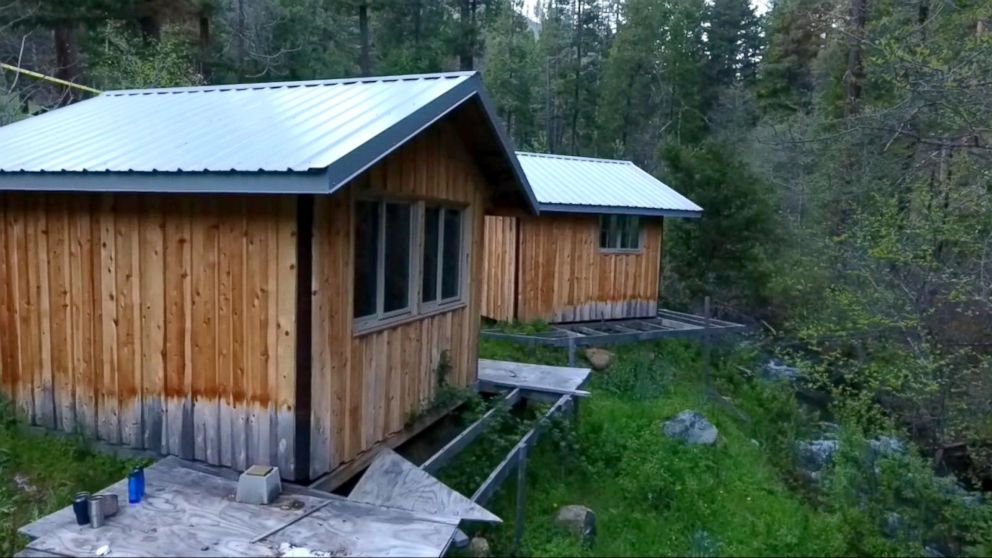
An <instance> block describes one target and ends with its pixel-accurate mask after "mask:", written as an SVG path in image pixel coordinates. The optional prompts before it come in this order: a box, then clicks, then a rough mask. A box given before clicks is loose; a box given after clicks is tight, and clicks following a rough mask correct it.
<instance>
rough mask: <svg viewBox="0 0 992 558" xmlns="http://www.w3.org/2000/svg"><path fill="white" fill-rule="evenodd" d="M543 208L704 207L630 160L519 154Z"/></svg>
mask: <svg viewBox="0 0 992 558" xmlns="http://www.w3.org/2000/svg"><path fill="white" fill-rule="evenodd" d="M517 158H518V159H519V160H520V166H521V167H522V168H523V170H524V174H526V175H527V181H528V182H529V183H530V186H531V188H533V190H534V196H535V197H536V198H537V202H538V205H539V207H540V209H541V211H564V212H575V213H626V214H632V215H664V216H673V217H699V215H700V214H701V213H702V211H703V208H701V207H699V206H698V205H696V204H695V203H693V202H692V201H690V200H689V199H688V198H686V197H685V196H683V195H682V194H679V193H678V192H676V191H675V190H673V189H671V188H670V187H668V186H667V185H665V184H664V183H663V182H661V181H660V180H658V179H657V178H655V177H653V176H651V175H650V174H648V173H647V172H645V171H644V170H643V169H641V168H640V167H638V166H637V165H635V164H634V163H631V162H630V161H617V160H612V159H593V158H589V157H571V156H566V155H549V154H544V153H524V152H520V151H518V152H517Z"/></svg>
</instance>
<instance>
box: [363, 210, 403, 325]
mask: <svg viewBox="0 0 992 558" xmlns="http://www.w3.org/2000/svg"><path fill="white" fill-rule="evenodd" d="M412 239H413V208H412V206H411V205H410V204H408V203H393V202H372V201H359V202H356V203H355V271H354V279H355V282H354V291H355V292H354V297H355V303H354V307H355V308H354V316H355V318H363V319H368V320H374V319H382V318H385V317H390V316H393V315H398V314H403V313H405V312H407V311H409V309H410V290H411V289H410V279H411V277H412V275H413V273H412V271H411V263H412V261H413V258H411V246H412Z"/></svg>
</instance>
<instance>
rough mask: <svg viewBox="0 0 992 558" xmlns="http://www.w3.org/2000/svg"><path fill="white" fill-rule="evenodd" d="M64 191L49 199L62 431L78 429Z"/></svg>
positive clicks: (52, 315) (55, 366)
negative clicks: (62, 193) (73, 371)
mask: <svg viewBox="0 0 992 558" xmlns="http://www.w3.org/2000/svg"><path fill="white" fill-rule="evenodd" d="M67 203H68V200H67V199H66V197H65V196H64V195H57V196H51V197H50V198H49V201H48V212H49V216H48V254H47V255H46V256H47V259H48V275H49V280H48V288H49V304H50V311H49V312H50V313H49V316H50V320H51V335H52V337H51V359H52V360H51V366H52V370H53V372H54V374H53V384H54V387H55V424H56V427H57V428H59V429H61V430H62V431H63V432H75V430H76V405H75V392H74V386H73V374H72V353H71V350H72V347H73V343H72V329H71V322H72V311H71V307H70V303H69V302H70V300H69V286H70V283H69V281H70V279H69V267H70V264H69V216H68V207H67Z"/></svg>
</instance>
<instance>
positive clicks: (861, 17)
mask: <svg viewBox="0 0 992 558" xmlns="http://www.w3.org/2000/svg"><path fill="white" fill-rule="evenodd" d="M867 3H868V0H851V11H850V14H849V22H848V32H849V33H850V38H849V39H848V48H847V73H846V75H845V76H844V81H845V85H846V92H847V104H846V109H847V114H848V115H853V114H857V113H858V108H859V107H858V104H859V102H860V101H861V84H862V83H863V82H864V78H865V75H864V73H865V68H864V56H863V54H862V47H861V42H862V40H864V35H865V12H866V10H867Z"/></svg>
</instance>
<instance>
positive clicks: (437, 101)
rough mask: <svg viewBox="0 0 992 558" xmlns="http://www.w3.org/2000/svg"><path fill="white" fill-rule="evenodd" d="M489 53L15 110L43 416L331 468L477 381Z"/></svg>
mask: <svg viewBox="0 0 992 558" xmlns="http://www.w3.org/2000/svg"><path fill="white" fill-rule="evenodd" d="M493 114H494V113H493V111H492V108H491V106H490V102H489V101H488V99H487V97H486V94H485V92H484V91H483V89H482V86H481V80H480V78H479V76H478V74H476V73H473V72H466V73H452V74H434V75H421V76H400V77H389V78H368V79H352V80H330V81H311V82H295V83H272V84H253V85H226V86H206V87H191V88H175V89H151V90H138V91H112V92H106V93H103V94H101V95H99V96H97V97H95V98H93V99H90V100H86V101H83V102H80V103H77V104H74V105H71V106H68V107H66V108H61V109H58V110H55V111H52V112H50V113H47V114H45V115H42V116H37V117H33V118H29V119H27V120H24V121H21V122H17V123H14V124H12V125H9V126H6V127H3V128H0V286H2V288H0V386H2V391H3V393H5V394H6V396H7V397H9V398H10V399H11V400H12V401H13V402H14V404H15V405H16V408H17V409H18V410H19V411H20V412H21V413H23V416H24V417H26V419H27V420H29V421H30V422H31V423H33V424H35V425H40V426H44V427H47V428H50V429H57V430H62V431H65V432H81V433H83V434H85V435H87V436H90V437H92V438H95V439H98V440H102V441H105V442H108V443H110V444H121V445H125V446H130V447H133V448H140V449H146V450H153V451H155V452H158V453H161V454H172V455H177V456H180V457H183V458H189V459H195V460H199V461H205V462H207V463H211V464H217V465H223V466H227V467H231V468H234V469H238V470H243V469H245V468H246V467H248V466H250V465H252V464H272V465H278V466H279V468H280V472H281V473H282V475H283V476H284V477H285V478H288V479H295V480H303V479H308V478H315V477H317V476H319V475H321V474H324V473H327V472H329V471H332V470H334V469H335V468H336V467H338V466H339V465H340V464H342V463H345V462H348V461H349V460H352V459H354V458H355V457H356V456H358V455H359V454H361V453H362V452H364V451H366V450H369V449H370V448H372V447H373V446H376V444H379V443H381V442H382V441H383V440H387V439H389V438H390V437H391V436H394V435H396V433H397V432H400V431H402V430H403V429H404V426H405V425H406V424H407V423H408V421H409V420H410V418H411V417H414V416H416V415H417V414H418V413H422V412H423V411H424V410H425V409H427V408H429V407H430V405H431V403H432V401H433V398H434V395H435V393H436V390H437V389H438V385H439V381H440V378H439V377H438V375H439V374H442V375H444V376H445V378H444V381H446V382H448V383H449V384H452V385H456V386H468V385H471V384H473V382H475V380H476V373H477V364H478V363H477V349H478V347H477V339H478V329H479V315H480V310H481V306H482V281H481V280H480V279H479V278H480V277H481V274H482V260H483V256H482V251H481V249H482V244H483V230H484V220H483V216H484V213H485V212H487V211H497V212H498V211H515V212H519V211H531V210H533V207H534V202H533V196H532V194H531V192H530V191H529V188H528V186H527V183H526V179H525V178H524V177H523V175H522V172H521V169H520V167H519V164H518V162H517V160H516V158H515V156H514V153H513V151H512V149H511V148H510V147H509V146H508V145H509V144H508V142H507V140H506V138H505V136H504V132H503V130H502V129H501V125H500V124H499V123H498V122H497V120H496V118H495V117H494V116H493Z"/></svg>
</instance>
